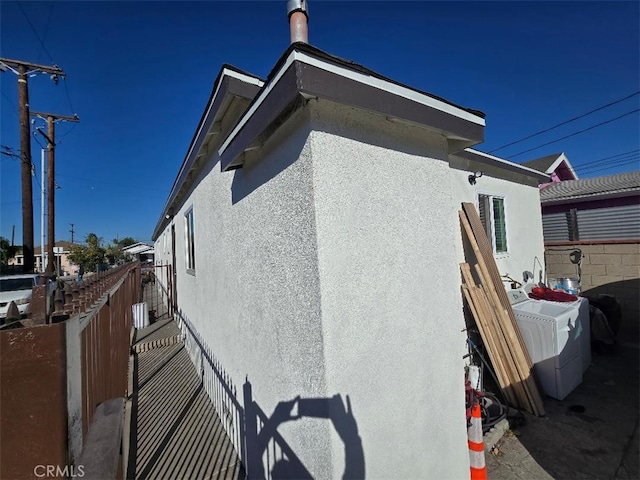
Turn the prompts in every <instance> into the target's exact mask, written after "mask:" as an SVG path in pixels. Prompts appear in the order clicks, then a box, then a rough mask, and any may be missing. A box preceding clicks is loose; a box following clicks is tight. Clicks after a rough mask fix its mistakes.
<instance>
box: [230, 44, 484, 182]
mask: <svg viewBox="0 0 640 480" xmlns="http://www.w3.org/2000/svg"><path fill="white" fill-rule="evenodd" d="M288 52H289V54H288V56H287V57H286V58H285V60H284V61H280V62H279V64H278V65H279V68H278V69H276V70H274V71H273V72H272V73H271V74H270V76H269V79H268V80H267V83H266V84H265V86H264V87H263V89H262V91H261V92H260V93H259V94H258V96H257V97H256V98H255V99H254V101H253V102H252V104H251V105H250V106H249V108H248V109H247V111H246V113H245V114H244V115H243V117H242V118H241V119H240V120H239V122H238V124H237V125H236V127H235V128H234V129H233V130H232V131H231V133H230V134H229V136H228V137H227V138H226V139H225V140H224V142H223V143H222V145H221V146H220V149H219V150H218V154H219V156H220V159H221V168H222V170H232V169H235V168H239V167H241V166H242V164H243V163H244V153H245V152H246V151H249V150H253V149H255V148H259V147H260V146H261V144H262V143H263V142H264V140H265V139H266V137H268V135H269V133H270V132H272V131H273V129H274V125H276V126H277V125H279V124H280V123H282V122H283V121H284V119H285V118H286V117H288V116H289V115H290V114H291V113H293V111H295V110H296V109H298V108H300V107H301V106H302V105H304V104H305V103H306V102H307V101H308V99H309V98H318V99H326V100H330V101H334V102H338V103H341V104H345V105H349V106H353V107H355V108H359V109H363V110H366V111H370V112H373V113H377V114H380V115H384V116H385V117H386V118H387V119H388V120H390V121H402V122H407V123H411V124H414V125H419V126H423V127H425V128H429V129H431V130H434V131H437V132H438V133H441V134H442V135H444V136H445V137H446V138H447V140H448V142H449V146H450V149H451V150H460V149H462V148H465V147H468V146H470V145H476V144H478V143H481V142H482V141H483V140H484V125H485V122H484V118H483V117H482V116H481V115H480V114H479V112H477V111H473V110H468V109H463V108H462V107H458V106H456V105H453V104H451V103H448V102H445V101H443V100H441V99H439V98H437V97H432V96H429V95H427V94H425V93H423V92H419V91H417V90H413V89H411V88H409V87H406V86H404V85H399V84H397V83H395V82H392V81H390V80H388V79H385V78H382V77H374V76H372V75H367V74H365V73H363V72H361V71H359V70H358V69H353V68H351V65H350V64H346V63H343V62H341V61H339V60H336V59H335V57H330V56H326V54H325V55H318V54H317V52H316V51H315V50H312V51H309V50H308V49H304V50H303V51H299V50H298V49H296V48H293V49H289V51H288Z"/></svg>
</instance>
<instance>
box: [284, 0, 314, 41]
mask: <svg viewBox="0 0 640 480" xmlns="http://www.w3.org/2000/svg"><path fill="white" fill-rule="evenodd" d="M287 16H288V17H289V29H290V31H291V43H295V42H304V43H309V29H308V27H307V21H308V20H309V14H308V13H307V0H287Z"/></svg>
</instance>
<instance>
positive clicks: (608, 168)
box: [578, 158, 640, 175]
mask: <svg viewBox="0 0 640 480" xmlns="http://www.w3.org/2000/svg"><path fill="white" fill-rule="evenodd" d="M634 163H635V164H637V165H638V166H640V160H639V159H637V158H636V159H633V160H629V161H627V162H623V163H618V164H615V165H603V166H602V167H600V168H594V169H591V170H587V171H585V170H578V173H580V174H581V175H584V174H587V175H591V174H592V173H595V172H601V171H603V170H611V169H612V168H620V167H626V166H627V165H633V164H634Z"/></svg>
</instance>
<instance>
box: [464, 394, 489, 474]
mask: <svg viewBox="0 0 640 480" xmlns="http://www.w3.org/2000/svg"><path fill="white" fill-rule="evenodd" d="M467 435H468V437H469V460H470V461H471V462H470V463H471V480H487V464H486V463H485V461H484V441H483V440H482V414H481V413H480V404H479V403H476V404H475V405H474V406H473V409H472V410H471V425H470V426H469V428H468V429H467Z"/></svg>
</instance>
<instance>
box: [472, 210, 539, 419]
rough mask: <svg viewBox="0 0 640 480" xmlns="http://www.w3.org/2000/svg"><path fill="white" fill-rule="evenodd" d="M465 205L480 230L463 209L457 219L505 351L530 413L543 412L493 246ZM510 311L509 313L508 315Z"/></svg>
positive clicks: (475, 213)
mask: <svg viewBox="0 0 640 480" xmlns="http://www.w3.org/2000/svg"><path fill="white" fill-rule="evenodd" d="M465 206H466V207H467V208H466V209H467V210H469V211H471V212H472V214H471V215H472V216H473V215H475V220H477V222H478V223H479V224H480V228H479V230H478V231H477V232H476V231H474V229H473V228H472V226H471V223H470V222H469V220H468V218H467V215H465V212H463V211H460V212H459V216H460V222H461V223H462V226H463V229H464V231H465V233H466V235H467V238H468V239H469V242H470V244H471V248H472V249H473V251H474V254H475V255H476V258H477V260H478V265H477V266H476V271H477V273H478V276H479V277H480V280H481V283H482V285H484V287H485V289H486V293H487V294H488V298H489V300H490V303H491V304H492V306H493V307H494V308H492V310H493V311H494V313H495V314H496V317H497V320H498V322H497V325H498V326H499V328H500V329H501V330H502V333H503V335H504V337H505V339H506V343H507V347H508V350H509V351H510V352H511V354H512V356H513V357H514V362H513V363H514V365H515V367H516V369H517V371H518V375H519V379H520V383H521V384H522V385H523V387H524V390H525V392H526V394H527V396H528V397H529V399H530V403H531V410H532V411H533V412H532V413H534V414H535V415H544V406H543V400H542V397H541V396H540V392H539V391H538V387H537V384H536V382H535V379H534V378H533V376H532V371H533V363H532V362H531V357H530V356H529V352H528V350H527V348H526V345H525V344H524V341H523V339H522V335H521V334H520V329H519V327H518V325H517V322H516V320H515V316H514V315H513V310H512V309H511V304H510V303H509V302H508V298H507V294H506V291H505V290H504V287H503V284H502V279H501V278H500V275H499V272H498V267H497V265H496V263H495V259H494V258H493V249H491V248H490V245H489V239H488V238H487V236H486V233H485V232H484V229H483V228H482V224H481V222H480V218H479V217H478V214H477V212H476V211H475V206H473V205H472V204H463V207H465ZM469 206H470V207H469ZM476 227H477V225H476ZM481 245H483V246H484V250H485V252H483V251H482V250H483V248H482V247H481ZM487 250H488V251H487ZM496 278H497V280H496ZM496 282H497V283H496ZM496 285H498V286H499V288H496ZM501 294H502V295H503V296H504V298H505V300H506V302H507V308H505V306H504V302H503V301H502V300H501ZM509 313H510V314H511V315H509Z"/></svg>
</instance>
